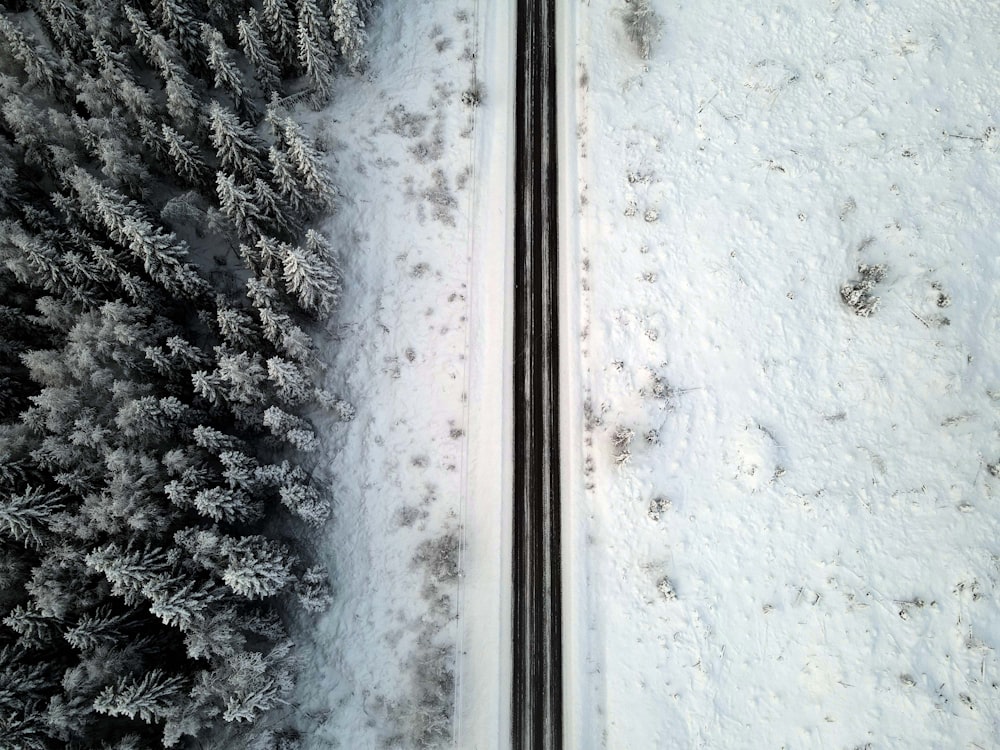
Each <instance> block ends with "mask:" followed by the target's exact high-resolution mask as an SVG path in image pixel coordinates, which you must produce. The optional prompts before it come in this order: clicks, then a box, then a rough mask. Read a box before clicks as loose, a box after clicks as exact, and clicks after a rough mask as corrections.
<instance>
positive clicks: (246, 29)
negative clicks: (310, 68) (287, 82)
mask: <svg viewBox="0 0 1000 750" xmlns="http://www.w3.org/2000/svg"><path fill="white" fill-rule="evenodd" d="M236 31H237V33H238V34H239V39H240V48H241V49H242V50H243V54H244V55H246V57H247V60H249V61H250V64H251V65H253V66H254V76H255V77H256V78H257V82H258V83H259V84H260V87H261V90H262V91H263V92H264V95H265V96H270V95H271V93H272V92H279V91H280V89H281V69H280V68H279V67H278V63H277V62H275V60H274V57H273V56H272V54H271V50H270V49H268V46H267V43H266V42H265V41H264V35H263V33H262V32H261V27H260V18H259V17H258V16H257V11H256V10H255V9H253V8H251V9H250V10H249V11H247V16H246V18H241V19H240V20H239V23H237V24H236Z"/></svg>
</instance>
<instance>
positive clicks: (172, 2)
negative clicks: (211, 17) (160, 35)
mask: <svg viewBox="0 0 1000 750" xmlns="http://www.w3.org/2000/svg"><path fill="white" fill-rule="evenodd" d="M154 4H155V6H156V10H157V11H158V14H159V16H160V20H161V21H162V22H163V26H164V27H165V28H166V29H168V32H169V34H170V38H171V39H173V40H174V41H175V42H176V43H177V46H178V47H179V48H180V49H181V51H182V52H183V53H184V56H185V57H186V58H187V60H188V61H191V62H194V61H197V60H198V59H199V58H201V57H202V55H203V54H204V51H203V50H204V48H203V46H202V45H201V44H200V40H199V37H200V36H201V33H200V29H199V24H198V21H197V17H196V15H195V14H194V13H192V12H191V8H189V7H188V6H187V4H186V3H185V2H183V0H156V1H155V3H154Z"/></svg>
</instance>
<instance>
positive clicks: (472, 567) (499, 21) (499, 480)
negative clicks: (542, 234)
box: [455, 0, 515, 750]
mask: <svg viewBox="0 0 1000 750" xmlns="http://www.w3.org/2000/svg"><path fill="white" fill-rule="evenodd" d="M514 11H515V4H514V3H507V2H502V1H501V2H497V1H495V0H493V1H491V0H478V10H477V17H478V18H479V33H480V38H481V39H482V40H483V43H482V46H481V47H480V54H479V56H478V68H479V70H480V71H481V72H480V74H479V75H480V78H482V80H483V82H484V90H485V95H484V99H483V104H482V106H481V107H480V108H479V110H478V112H477V115H476V117H477V125H476V131H475V135H474V140H475V144H476V148H475V161H474V163H475V164H476V173H475V174H476V178H475V182H474V185H475V187H474V190H475V191H476V194H475V200H474V207H475V210H474V211H473V214H472V216H473V219H472V228H471V249H472V279H473V281H472V284H471V285H470V314H469V331H470V355H469V356H470V361H469V368H470V382H469V403H470V405H471V406H470V410H469V461H468V467H467V478H468V485H467V486H468V488H470V489H469V491H468V492H466V493H464V498H465V506H464V515H463V528H464V529H465V542H464V545H463V557H462V565H461V568H462V577H461V579H460V581H459V591H460V600H459V601H460V611H461V614H462V619H461V620H460V641H459V660H458V671H457V679H458V692H457V700H458V704H457V706H456V717H457V721H456V727H455V747H456V748H460V749H461V750H488V749H489V748H503V747H506V746H507V743H508V738H509V737H510V690H509V686H510V668H511V653H510V650H511V642H510V574H511V559H510V556H511V548H512V544H511V511H510V501H511V481H512V479H511V469H512V467H511V453H512V437H511V431H512V424H511V412H510V408H509V406H510V404H509V399H508V394H509V393H510V392H511V384H510V381H511V370H512V358H511V352H510V342H511V331H510V328H511V325H512V323H513V320H512V316H513V311H512V310H511V304H510V301H511V299H512V298H513V296H512V289H511V284H512V281H511V278H510V271H511V268H512V264H511V262H510V258H509V253H510V251H511V248H512V247H513V242H512V239H511V231H512V216H511V212H510V211H509V210H508V209H509V206H511V205H513V203H512V201H513V182H512V180H511V179H510V176H511V175H512V173H513V159H514V151H513V137H514V126H513V117H514V108H513V101H512V98H513V91H512V87H513V80H514V70H513V66H514V60H513V56H512V55H511V50H512V49H514V26H515V24H514Z"/></svg>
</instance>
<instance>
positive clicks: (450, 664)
mask: <svg viewBox="0 0 1000 750" xmlns="http://www.w3.org/2000/svg"><path fill="white" fill-rule="evenodd" d="M494 5H496V6H498V7H480V3H478V2H476V1H475V0H470V1H469V2H459V3H450V2H449V3H444V2H432V1H430V0H426V1H423V2H411V1H406V2H403V1H402V0H385V1H384V2H381V3H379V7H378V9H377V11H376V13H377V17H376V19H375V20H374V22H373V24H372V32H371V37H370V44H369V47H368V52H369V61H370V64H369V68H368V70H367V72H366V74H365V75H363V76H362V77H360V78H353V79H340V80H338V81H337V87H336V89H335V91H334V94H333V100H332V103H331V106H330V108H329V109H328V110H327V111H326V112H321V113H318V114H317V115H314V116H313V115H309V114H308V113H305V112H303V113H301V114H302V116H304V117H305V118H306V119H307V120H309V123H310V126H311V127H312V128H313V132H314V133H315V135H316V137H317V139H318V141H319V142H320V144H322V145H324V146H325V147H326V148H327V149H328V152H329V154H330V167H331V171H332V176H333V178H334V181H335V183H336V184H337V185H338V188H339V189H340V191H341V193H342V195H341V198H340V201H339V205H338V208H337V210H336V212H335V214H334V216H333V217H332V218H331V219H330V220H329V221H328V223H327V225H326V226H325V227H324V229H325V230H326V231H327V233H328V234H329V236H331V237H332V238H334V241H335V243H338V244H341V245H342V246H343V247H345V248H351V250H350V252H348V251H346V250H345V251H343V252H341V253H340V257H339V262H340V268H341V270H342V273H343V278H344V290H345V293H344V297H343V299H342V301H341V304H340V306H339V311H338V312H337V313H336V314H335V316H334V318H333V319H332V320H331V321H330V323H329V325H328V327H327V330H326V337H325V343H324V344H323V346H324V348H325V350H326V351H327V353H328V354H327V357H326V364H327V366H328V368H329V369H328V377H327V383H326V387H327V388H328V389H329V390H330V391H332V392H333V393H335V394H337V395H338V396H339V397H341V398H344V399H346V400H347V401H349V402H350V403H351V404H353V406H354V408H355V414H354V416H353V419H351V420H350V421H342V422H336V421H330V422H328V423H325V424H322V425H321V429H320V431H321V433H322V434H323V435H325V436H326V438H327V439H326V444H325V446H324V454H325V458H321V460H320V462H319V464H320V469H319V471H321V472H323V473H325V475H326V481H327V482H328V483H329V485H330V486H331V487H332V491H333V494H334V498H335V505H334V521H332V522H331V524H330V526H329V527H328V529H327V530H326V532H325V535H324V536H323V537H322V538H318V539H316V540H313V542H312V544H313V545H314V546H315V552H316V554H317V555H318V556H319V557H320V559H323V560H325V562H326V565H327V566H328V568H329V570H330V571H331V576H332V580H333V581H334V586H335V589H336V590H335V602H334V606H333V608H332V609H331V610H330V611H329V612H328V613H327V614H325V615H324V616H323V617H321V618H320V619H319V620H318V621H305V620H303V621H302V622H300V623H299V624H298V630H299V633H298V638H299V640H300V641H303V642H304V643H303V645H304V646H305V650H306V651H307V652H308V655H309V657H308V666H307V669H306V671H305V673H304V674H303V676H302V677H301V679H300V688H299V694H298V696H297V701H298V703H299V706H300V707H299V709H298V710H297V715H298V724H299V728H300V730H302V731H303V733H304V735H305V736H306V737H307V738H308V739H307V742H306V747H308V748H313V749H315V750H320V749H324V750H325V749H326V748H335V747H342V748H352V749H353V748H376V747H378V748H381V747H385V748H412V747H423V746H433V747H439V746H456V747H469V748H472V747H493V746H496V743H497V737H498V731H499V730H498V728H497V722H498V721H499V716H500V711H499V706H500V703H501V692H500V691H501V683H502V682H503V681H504V678H503V677H502V676H501V675H500V671H501V670H506V669H508V667H507V665H506V655H507V650H506V648H502V647H501V646H500V643H502V642H503V641H502V639H501V635H500V630H501V628H505V627H506V626H507V623H506V619H507V618H506V616H505V615H504V614H503V613H502V612H503V609H502V608H503V606H504V601H503V593H502V591H501V579H502V577H503V574H504V573H505V572H506V570H507V568H508V567H509V566H507V565H506V564H503V563H502V561H501V560H502V559H506V546H505V544H503V543H502V542H503V540H502V536H501V534H500V529H502V528H503V524H504V519H503V515H502V507H501V497H502V489H501V482H502V476H501V469H502V466H503V461H502V451H503V450H504V448H503V442H502V425H501V413H502V412H501V409H502V403H501V397H500V390H501V388H502V386H503V373H504V365H503V358H504V351H503V345H502V342H503V337H504V325H505V322H504V321H505V313H504V310H505V301H504V299H505V286H504V284H505V282H504V278H505V268H504V252H505V246H506V235H505V232H506V221H505V210H504V209H505V202H506V195H507V184H506V172H507V168H506V160H507V158H508V157H507V143H506V140H505V139H504V138H503V137H502V134H503V133H505V132H506V130H507V128H506V121H507V119H508V118H509V117H510V113H509V109H510V106H509V102H508V101H507V94H506V91H505V87H506V85H507V84H506V79H507V77H508V71H507V60H508V56H507V45H508V44H509V43H510V42H509V40H508V39H507V36H506V33H507V32H506V29H507V28H508V25H507V22H506V16H505V14H506V10H505V9H504V8H502V7H499V6H503V5H504V4H502V3H500V4H494ZM493 79H496V80H495V81H494V80H493ZM491 134H492V135H491ZM497 134H500V136H501V137H497ZM338 241H339V242H338ZM317 419H321V417H317ZM466 550H472V551H473V557H472V558H471V559H470V557H469V556H468V555H467V554H466ZM460 611H461V612H462V615H461V616H460V614H459V613H460ZM468 653H474V654H475V660H474V662H473V661H471V660H470V659H468V658H467V657H466V656H465V654H468ZM471 715H475V716H477V717H478V719H477V721H476V722H466V721H463V717H466V716H471ZM484 737H485V738H488V739H483V738H484Z"/></svg>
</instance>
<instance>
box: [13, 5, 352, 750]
mask: <svg viewBox="0 0 1000 750" xmlns="http://www.w3.org/2000/svg"><path fill="white" fill-rule="evenodd" d="M0 10H2V13H0V623H2V625H0V748H23V749H25V750H34V749H42V748H63V747H66V748H107V749H108V750H112V749H114V750H133V749H135V750H137V749H138V748H146V747H158V746H166V747H185V746H191V747H224V746H229V744H231V743H236V742H239V743H240V746H242V747H259V748H292V747H295V745H296V739H295V736H294V733H293V732H291V731H288V730H285V729H283V728H282V726H283V725H282V722H281V721H280V720H274V719H273V718H270V717H271V716H272V714H273V711H274V710H275V709H279V708H280V707H281V706H283V705H284V703H285V699H286V698H287V696H288V695H289V693H290V690H291V688H292V685H293V682H294V678H295V651H294V647H293V645H292V643H291V641H290V640H289V638H288V636H287V633H286V632H285V629H284V627H283V625H282V618H281V613H282V612H283V611H286V610H288V609H290V608H293V607H300V608H305V610H307V611H310V610H311V611H318V610H321V609H322V608H323V607H324V606H325V605H326V603H327V602H328V601H329V596H330V584H329V582H328V580H327V575H326V573H325V571H321V570H319V569H318V568H316V567H312V566H310V561H309V559H308V556H307V555H305V554H303V553H302V551H301V550H296V549H295V548H294V544H293V543H290V542H289V541H287V538H286V539H284V540H282V539H279V538H278V537H277V536H276V534H275V533H274V532H273V531H271V530H273V529H274V528H276V527H279V526H280V527H282V528H293V529H294V528H296V524H298V525H299V527H300V528H301V529H303V530H304V529H308V528H309V527H310V526H312V527H316V526H319V525H320V524H322V523H324V521H325V520H326V518H327V516H328V515H329V513H330V506H329V502H328V499H327V497H326V494H325V492H324V488H323V487H319V486H316V485H315V484H313V483H312V482H311V479H310V472H309V471H308V468H307V467H308V455H309V453H310V451H312V450H314V449H315V448H316V435H315V434H314V432H313V430H312V428H311V427H310V424H309V423H308V421H307V420H306V419H304V418H303V416H302V414H303V413H304V411H305V410H306V409H308V408H312V406H311V405H313V404H317V405H318V407H319V408H328V409H334V410H337V409H340V410H341V411H343V410H346V409H348V408H349V407H347V406H346V404H343V403H342V402H338V401H337V399H336V398H335V397H334V396H333V395H332V394H329V393H326V392H324V391H322V390H317V388H316V387H315V385H314V381H315V375H316V370H317V362H316V357H315V352H314V348H313V345H312V342H311V340H310V336H309V330H310V326H311V325H312V324H314V323H315V322H316V321H317V320H320V319H322V317H323V316H325V315H326V314H328V313H329V311H330V310H331V309H332V308H333V307H334V306H335V304H336V302H337V297H338V293H339V284H340V281H339V279H338V275H337V271H336V267H335V264H334V262H333V257H332V255H333V248H331V246H330V244H329V242H328V241H327V239H325V238H324V237H323V236H322V235H321V234H319V233H318V232H316V231H314V230H313V229H311V228H310V227H311V225H312V222H314V221H315V220H316V219H317V218H318V217H319V216H321V215H322V214H323V213H324V212H326V211H329V210H330V209H331V208H332V207H333V203H334V198H335V195H336V189H335V187H334V185H333V184H332V183H331V181H330V179H329V177H328V176H327V174H326V173H325V171H324V167H323V159H322V154H320V153H319V152H318V151H317V149H316V148H315V146H314V145H313V144H312V143H311V142H310V140H309V139H308V138H307V136H306V134H305V132H304V131H303V129H302V128H301V127H300V126H299V125H298V124H297V123H296V121H295V120H294V119H293V118H292V117H291V116H290V113H291V112H292V110H293V108H294V107H296V106H301V105H311V106H314V107H320V106H323V105H324V104H325V103H326V102H327V100H328V98H329V95H330V91H331V78H332V76H335V75H340V74H350V73H351V72H356V71H358V70H360V69H361V68H362V67H363V65H364V57H363V46H364V39H365V32H364V24H365V21H366V20H367V19H368V15H369V12H370V0H255V1H253V2H251V1H249V0H221V1H219V0H211V1H210V2H205V1H204V0H8V2H7V4H6V5H5V6H0ZM289 536H291V537H294V534H292V535H287V534H286V537H289Z"/></svg>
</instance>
